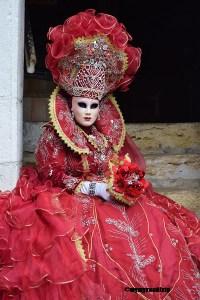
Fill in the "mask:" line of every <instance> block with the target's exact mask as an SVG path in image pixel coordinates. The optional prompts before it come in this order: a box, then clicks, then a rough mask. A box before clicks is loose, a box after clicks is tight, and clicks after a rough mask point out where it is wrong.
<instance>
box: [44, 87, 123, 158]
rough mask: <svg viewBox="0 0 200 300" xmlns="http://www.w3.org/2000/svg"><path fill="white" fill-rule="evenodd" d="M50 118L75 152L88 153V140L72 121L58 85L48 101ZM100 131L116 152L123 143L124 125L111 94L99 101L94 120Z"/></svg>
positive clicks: (59, 133)
mask: <svg viewBox="0 0 200 300" xmlns="http://www.w3.org/2000/svg"><path fill="white" fill-rule="evenodd" d="M49 113H50V119H51V121H52V123H53V127H54V129H55V130H56V132H57V133H58V135H59V136H60V138H61V139H62V140H63V141H64V142H65V143H66V144H67V145H68V146H69V147H70V148H71V149H72V150H74V151H75V152H77V153H79V154H89V151H90V150H89V148H88V140H87V137H86V135H84V133H83V131H82V130H81V129H80V127H79V126H78V125H77V124H76V123H75V122H74V120H73V118H72V115H71V111H70V108H69V106H68V102H67V100H66V98H65V97H64V96H63V95H61V94H60V93H59V87H56V88H55V90H54V91H53V93H52V95H51V97H50V101H49ZM95 126H96V128H97V130H98V131H99V132H100V133H102V134H103V135H104V136H105V137H106V138H107V139H108V140H109V141H110V142H111V144H112V147H113V149H114V151H115V152H118V151H119V150H120V149H121V147H122V146H123V144H124V139H125V125H124V119H123V116H122V114H121V111H120V109H119V107H118V105H117V103H116V101H115V98H114V97H113V96H112V95H108V96H107V97H105V98H104V99H103V100H101V103H100V113H99V119H98V120H97V121H96V122H95Z"/></svg>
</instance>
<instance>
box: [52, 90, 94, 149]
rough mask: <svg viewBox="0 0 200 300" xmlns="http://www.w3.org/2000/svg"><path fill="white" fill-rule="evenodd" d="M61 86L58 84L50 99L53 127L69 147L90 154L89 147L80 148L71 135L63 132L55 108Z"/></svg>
mask: <svg viewBox="0 0 200 300" xmlns="http://www.w3.org/2000/svg"><path fill="white" fill-rule="evenodd" d="M59 89H60V88H59V87H58V86H57V87H56V88H55V89H54V91H53V93H52V94H51V96H50V99H49V106H48V108H49V115H50V119H51V121H52V123H53V127H54V129H55V130H56V132H57V133H58V135H59V137H60V138H61V139H62V141H63V142H64V143H65V144H67V146H68V147H70V149H72V150H73V151H75V152H77V153H78V154H89V149H88V148H86V149H83V148H80V147H78V146H76V145H75V143H73V142H72V141H71V140H70V138H69V137H67V136H66V134H65V133H64V132H63V130H62V128H61V126H60V124H59V122H58V119H57V116H56V110H55V103H56V101H55V100H56V96H57V94H58V92H59Z"/></svg>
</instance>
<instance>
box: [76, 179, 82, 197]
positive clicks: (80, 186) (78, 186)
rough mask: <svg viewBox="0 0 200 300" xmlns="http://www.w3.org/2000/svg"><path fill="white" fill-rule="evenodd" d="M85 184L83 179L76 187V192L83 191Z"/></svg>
mask: <svg viewBox="0 0 200 300" xmlns="http://www.w3.org/2000/svg"><path fill="white" fill-rule="evenodd" d="M82 186H83V181H81V182H80V183H79V184H78V185H77V186H76V188H75V190H74V194H79V193H80V192H81V188H82Z"/></svg>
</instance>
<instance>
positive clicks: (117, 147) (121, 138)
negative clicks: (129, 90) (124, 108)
mask: <svg viewBox="0 0 200 300" xmlns="http://www.w3.org/2000/svg"><path fill="white" fill-rule="evenodd" d="M108 98H109V99H110V100H111V102H112V104H113V105H114V107H115V109H116V110H117V111H118V113H119V116H120V119H121V122H122V131H121V137H120V139H119V142H118V144H116V145H113V149H114V151H115V152H117V153H118V152H119V151H120V149H121V148H122V146H123V145H124V140H125V135H126V127H125V122H124V118H123V115H122V112H121V110H120V108H119V105H118V104H117V101H116V99H115V97H114V96H113V95H109V96H108Z"/></svg>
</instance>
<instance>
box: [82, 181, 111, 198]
mask: <svg viewBox="0 0 200 300" xmlns="http://www.w3.org/2000/svg"><path fill="white" fill-rule="evenodd" d="M107 189H108V185H107V183H105V182H96V181H83V182H81V188H80V192H81V193H83V194H86V195H91V196H98V197H101V198H103V199H104V200H106V201H110V200H111V196H110V193H109V192H108V191H107Z"/></svg>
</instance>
